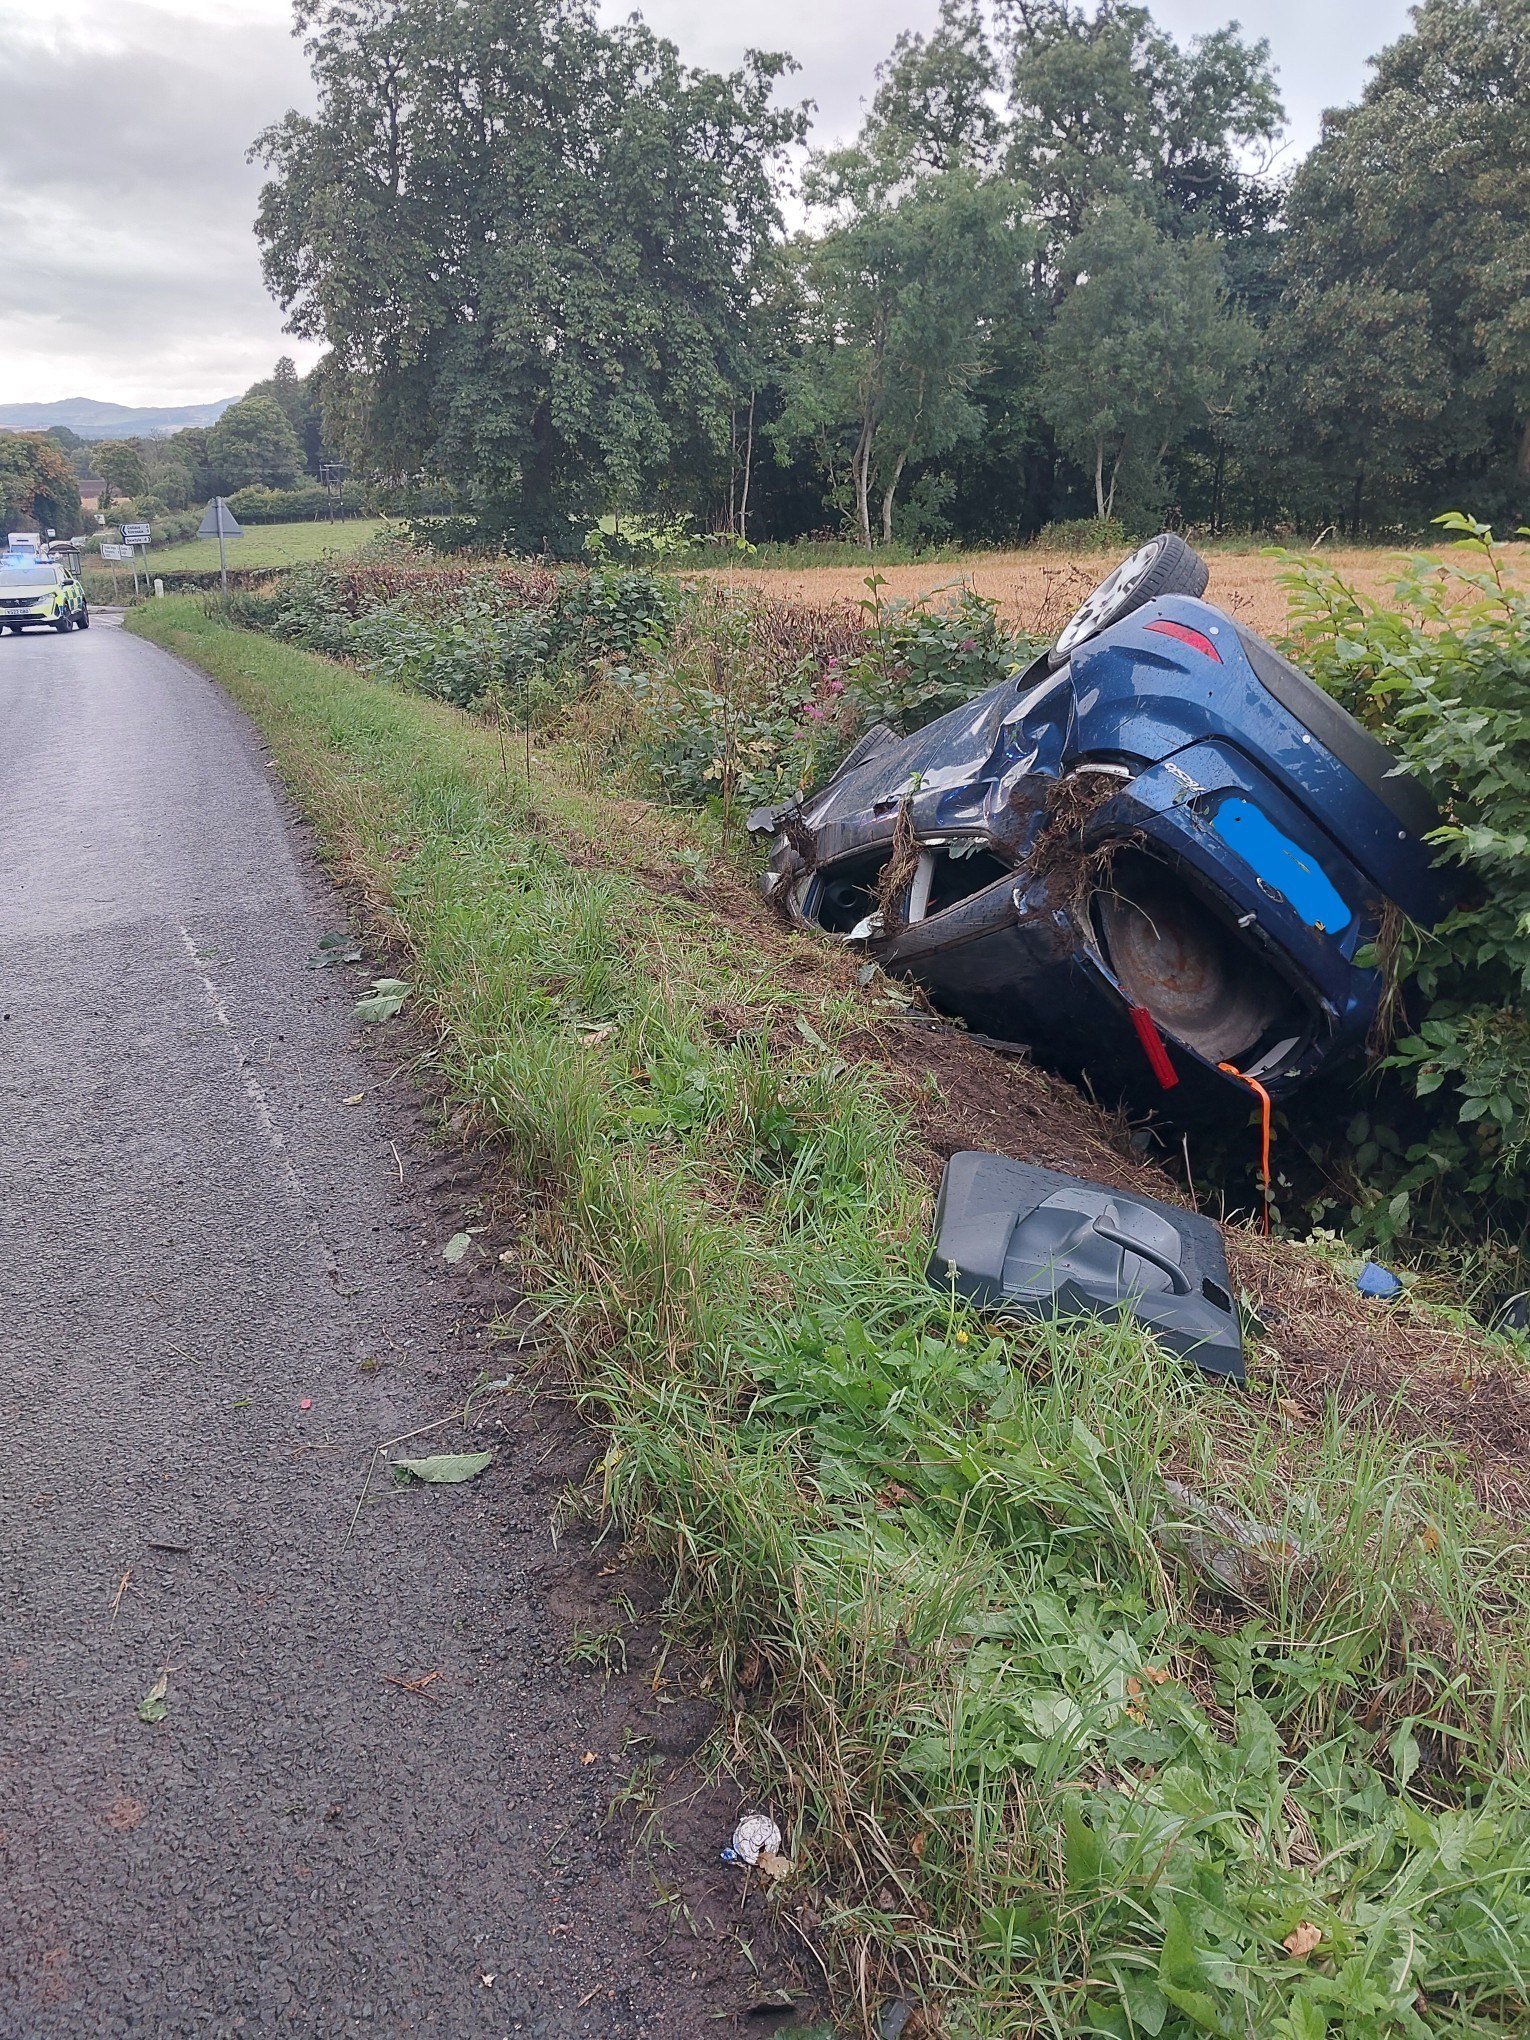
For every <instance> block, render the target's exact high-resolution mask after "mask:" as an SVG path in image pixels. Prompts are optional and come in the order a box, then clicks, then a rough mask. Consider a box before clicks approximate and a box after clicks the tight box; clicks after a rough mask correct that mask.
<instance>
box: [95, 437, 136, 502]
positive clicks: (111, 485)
mask: <svg viewBox="0 0 1530 2040" xmlns="http://www.w3.org/2000/svg"><path fill="white" fill-rule="evenodd" d="M91 464H92V466H93V467H94V468H95V471H96V473H97V474H98V475H99V476H100V477H101V479H102V481H104V482H105V483H106V487H105V489H104V490H103V491H102V495H101V507H102V509H103V510H104V509H107V508H108V507H109V506H110V504H111V500H112V498H113V496H128V497H132V496H141V495H142V494H143V492H144V490H145V489H146V488H147V487H148V471H147V470H146V468H145V467H144V464H143V455H142V453H141V452H140V451H139V449H138V446H137V445H136V443H135V442H134V441H133V440H131V439H103V440H102V441H101V443H100V445H99V446H97V448H96V450H95V455H94V457H93V460H92V463H91Z"/></svg>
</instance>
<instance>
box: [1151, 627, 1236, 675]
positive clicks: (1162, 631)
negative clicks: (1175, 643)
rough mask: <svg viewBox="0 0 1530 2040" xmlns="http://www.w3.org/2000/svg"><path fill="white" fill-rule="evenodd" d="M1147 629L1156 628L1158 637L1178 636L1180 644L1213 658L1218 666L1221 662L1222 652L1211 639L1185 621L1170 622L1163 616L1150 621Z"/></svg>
mask: <svg viewBox="0 0 1530 2040" xmlns="http://www.w3.org/2000/svg"><path fill="white" fill-rule="evenodd" d="M1148 629H1149V630H1156V631H1157V633H1158V635H1159V636H1160V637H1171V638H1178V640H1179V642H1180V643H1181V644H1182V645H1188V646H1189V647H1190V649H1191V651H1193V652H1201V653H1203V654H1204V655H1205V657H1206V658H1208V659H1215V660H1216V662H1217V664H1218V665H1219V666H1220V665H1221V663H1222V654H1221V653H1220V652H1219V651H1218V650H1217V648H1216V646H1215V645H1214V644H1213V643H1212V642H1211V639H1210V638H1209V637H1207V636H1206V635H1205V633H1204V632H1203V631H1199V630H1192V629H1191V628H1190V626H1189V624H1187V623H1171V622H1170V621H1169V619H1168V618H1167V617H1166V616H1163V617H1160V618H1159V619H1158V620H1157V621H1156V622H1155V623H1150V624H1149V625H1148Z"/></svg>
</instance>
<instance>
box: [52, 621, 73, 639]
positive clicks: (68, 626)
mask: <svg viewBox="0 0 1530 2040" xmlns="http://www.w3.org/2000/svg"><path fill="white" fill-rule="evenodd" d="M53 628H54V629H55V630H56V631H57V632H58V634H59V636H60V637H62V636H63V635H64V632H65V631H66V630H73V629H74V618H73V617H72V616H61V617H60V618H59V619H58V621H57V623H55V624H54V626H53Z"/></svg>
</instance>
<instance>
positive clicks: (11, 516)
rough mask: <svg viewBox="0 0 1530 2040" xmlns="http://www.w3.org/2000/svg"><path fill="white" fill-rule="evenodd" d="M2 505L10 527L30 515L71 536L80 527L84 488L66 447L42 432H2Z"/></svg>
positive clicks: (48, 528) (46, 527)
mask: <svg viewBox="0 0 1530 2040" xmlns="http://www.w3.org/2000/svg"><path fill="white" fill-rule="evenodd" d="M0 508H3V514H4V517H5V522H6V527H7V528H8V529H14V528H15V527H16V526H18V525H19V524H21V523H22V521H23V520H24V519H27V518H30V519H31V520H32V521H33V522H34V523H35V524H37V526H38V527H39V528H40V529H41V530H43V531H56V532H57V533H58V534H59V536H60V537H62V538H70V537H72V536H73V535H74V533H75V532H77V531H78V530H79V528H80V525H81V522H82V514H81V509H80V491H79V487H78V485H77V483H76V482H75V479H74V476H73V474H72V473H71V471H70V467H69V463H68V461H67V460H66V459H65V458H64V453H63V449H62V448H61V447H60V446H59V444H58V442H57V440H55V439H52V438H50V437H49V436H48V435H47V434H46V433H42V432H3V431H0Z"/></svg>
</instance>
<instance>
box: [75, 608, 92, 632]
mask: <svg viewBox="0 0 1530 2040" xmlns="http://www.w3.org/2000/svg"><path fill="white" fill-rule="evenodd" d="M74 627H75V629H76V630H89V629H90V611H89V609H82V610H81V611H80V613H79V615H78V616H77V617H76V618H75V619H74Z"/></svg>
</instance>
